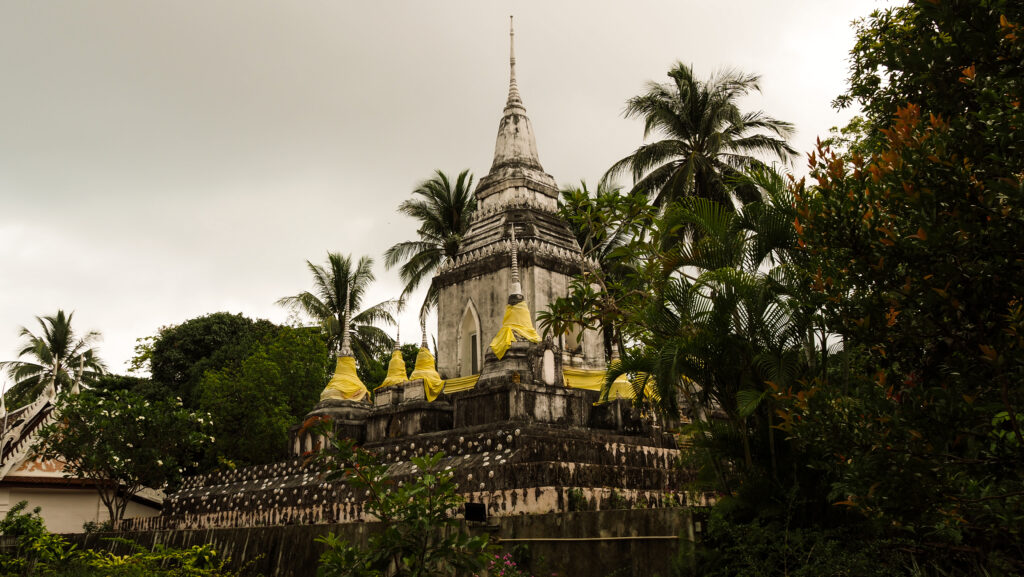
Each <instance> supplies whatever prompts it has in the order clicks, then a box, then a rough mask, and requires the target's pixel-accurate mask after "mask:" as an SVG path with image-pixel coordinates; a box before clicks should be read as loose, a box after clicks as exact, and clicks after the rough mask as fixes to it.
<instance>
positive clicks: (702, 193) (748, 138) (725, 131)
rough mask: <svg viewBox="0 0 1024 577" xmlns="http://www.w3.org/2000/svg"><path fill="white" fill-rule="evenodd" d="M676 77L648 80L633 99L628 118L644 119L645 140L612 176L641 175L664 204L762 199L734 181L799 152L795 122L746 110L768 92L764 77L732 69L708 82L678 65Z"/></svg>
mask: <svg viewBox="0 0 1024 577" xmlns="http://www.w3.org/2000/svg"><path fill="white" fill-rule="evenodd" d="M668 77H669V79H670V81H669V82H667V83H665V84H657V83H654V82H651V83H648V85H647V92H646V93H645V94H641V95H640V96H635V97H633V98H631V99H630V100H629V101H628V102H627V103H626V113H625V115H626V117H627V118H640V119H642V120H643V121H644V138H647V137H649V136H652V135H655V136H659V137H662V138H663V139H662V140H658V141H655V142H651V143H648V144H644V145H642V146H641V147H639V148H637V149H636V150H635V151H633V153H632V154H630V155H629V156H627V157H626V158H623V159H622V160H620V161H618V162H616V163H615V164H614V165H612V167H611V168H610V169H609V170H608V173H607V174H606V175H605V179H606V180H607V179H610V178H612V177H614V176H616V175H618V174H621V173H623V172H629V174H630V175H631V176H632V177H633V181H634V183H635V184H634V190H642V191H646V192H647V193H648V194H650V195H651V197H652V198H653V199H654V203H655V204H656V205H658V206H665V205H667V204H668V203H670V202H671V201H673V200H677V199H680V198H684V197H688V196H694V197H698V198H706V199H710V200H714V201H717V202H719V203H722V204H723V205H729V204H730V196H731V195H736V196H737V197H738V198H739V200H740V201H743V202H746V201H750V200H757V192H756V191H755V190H752V189H749V188H747V187H744V186H740V187H736V186H733V185H731V184H730V182H729V180H730V179H731V178H732V177H734V176H735V175H737V174H739V173H740V172H742V171H745V170H748V169H750V168H755V167H758V166H763V164H762V162H761V161H760V160H759V159H758V158H757V157H758V156H759V155H767V156H771V157H773V158H778V159H779V160H783V161H785V160H787V159H788V158H790V157H791V156H793V155H795V154H796V151H794V150H793V149H792V148H791V147H790V146H789V144H787V143H786V141H785V139H786V138H787V137H788V136H789V135H790V134H791V133H792V132H793V125H792V124H790V123H788V122H783V121H781V120H777V119H775V118H772V117H771V116H768V115H767V114H765V113H764V112H762V111H757V112H741V111H740V109H739V106H738V100H739V99H741V98H742V97H743V96H745V95H746V94H748V93H750V92H751V91H757V90H760V88H759V86H758V81H759V80H760V78H759V77H758V76H757V75H753V74H744V73H741V72H738V71H735V70H725V71H722V72H720V73H719V74H717V75H713V76H711V77H710V78H708V79H707V80H702V79H699V78H697V77H695V76H694V74H693V69H692V68H691V67H690V66H687V65H685V64H683V63H682V62H677V63H676V65H675V66H673V67H672V69H671V70H669V72H668Z"/></svg>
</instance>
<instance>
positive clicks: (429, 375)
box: [409, 348, 444, 402]
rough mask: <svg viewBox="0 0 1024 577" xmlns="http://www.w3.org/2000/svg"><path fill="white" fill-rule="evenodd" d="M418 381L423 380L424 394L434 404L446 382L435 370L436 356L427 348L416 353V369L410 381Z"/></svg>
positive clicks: (410, 376)
mask: <svg viewBox="0 0 1024 577" xmlns="http://www.w3.org/2000/svg"><path fill="white" fill-rule="evenodd" d="M416 379H423V393H424V394H425V395H426V396H427V400H428V401H430V402H434V399H436V398H437V396H438V395H440V394H441V390H442V389H444V381H443V380H442V379H441V375H439V374H438V373H437V369H436V368H434V355H432V354H430V351H429V350H427V349H425V348H420V352H418V353H416V368H415V369H413V371H412V374H411V375H409V380H410V381H415V380H416Z"/></svg>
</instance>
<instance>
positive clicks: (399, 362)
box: [377, 339, 409, 389]
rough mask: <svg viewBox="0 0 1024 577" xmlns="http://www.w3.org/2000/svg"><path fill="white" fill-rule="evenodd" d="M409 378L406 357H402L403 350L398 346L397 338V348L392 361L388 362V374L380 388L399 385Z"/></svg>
mask: <svg viewBox="0 0 1024 577" xmlns="http://www.w3.org/2000/svg"><path fill="white" fill-rule="evenodd" d="M408 380H409V376H408V375H407V374H406V372H405V359H403V358H402V351H401V350H400V349H399V348H398V339H395V350H394V351H392V352H391V361H390V362H388V375H387V376H386V377H384V382H383V383H381V384H380V386H379V387H377V388H378V389H380V388H383V387H390V386H391V385H398V384H401V383H404V382H405V381H408Z"/></svg>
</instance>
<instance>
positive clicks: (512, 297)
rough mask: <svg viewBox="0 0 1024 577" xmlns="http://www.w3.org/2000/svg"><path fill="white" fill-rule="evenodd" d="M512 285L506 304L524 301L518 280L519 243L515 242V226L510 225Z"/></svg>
mask: <svg viewBox="0 0 1024 577" xmlns="http://www.w3.org/2000/svg"><path fill="white" fill-rule="evenodd" d="M511 242H512V284H511V286H510V287H509V293H508V304H510V305H511V304H515V303H517V302H520V301H522V300H524V298H523V283H522V282H520V280H519V242H518V241H516V225H514V224H513V225H512V238H511Z"/></svg>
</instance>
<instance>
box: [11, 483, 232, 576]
mask: <svg viewBox="0 0 1024 577" xmlns="http://www.w3.org/2000/svg"><path fill="white" fill-rule="evenodd" d="M27 506H28V503H27V502H26V501H21V502H20V503H18V504H17V505H15V506H14V507H12V508H11V510H10V511H8V512H7V515H6V516H5V517H4V518H3V519H2V520H0V534H3V535H5V536H9V537H16V538H17V539H18V545H17V547H16V548H15V551H14V553H13V554H0V577H14V576H19V577H37V576H38V577H148V576H157V577H160V576H166V577H235V576H236V575H237V574H236V573H234V572H231V571H228V570H227V569H226V568H225V566H226V565H227V562H228V559H225V558H222V557H221V556H220V555H219V554H218V553H217V551H216V550H214V549H213V546H212V545H209V544H206V545H194V546H192V547H190V548H188V549H175V548H173V547H165V546H163V545H159V544H157V545H154V546H153V547H152V548H151V549H150V548H146V547H143V546H141V545H139V544H137V543H135V542H133V541H129V540H126V539H112V540H116V541H118V542H121V543H125V544H127V545H129V546H130V547H131V548H132V553H130V554H128V555H115V554H113V553H110V552H107V551H94V550H89V549H79V548H78V546H77V545H74V544H72V543H68V541H67V539H65V538H64V537H62V536H60V535H54V534H53V533H50V532H49V531H47V530H46V525H45V524H44V523H43V519H42V517H40V516H39V511H40V508H39V507H36V508H35V509H33V510H32V511H30V512H28V513H25V512H23V511H25V509H26V508H27Z"/></svg>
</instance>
